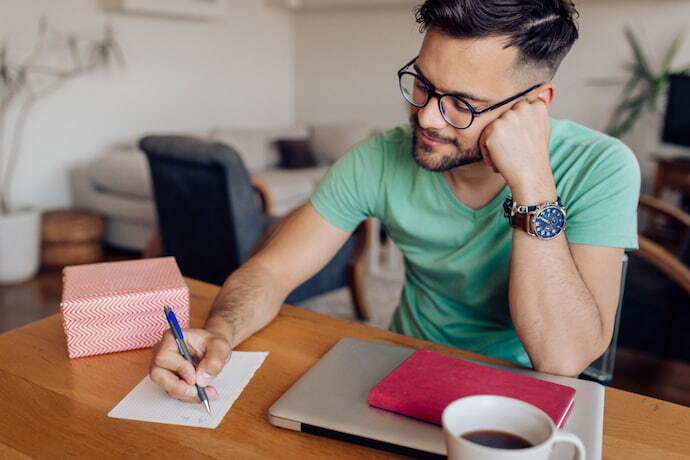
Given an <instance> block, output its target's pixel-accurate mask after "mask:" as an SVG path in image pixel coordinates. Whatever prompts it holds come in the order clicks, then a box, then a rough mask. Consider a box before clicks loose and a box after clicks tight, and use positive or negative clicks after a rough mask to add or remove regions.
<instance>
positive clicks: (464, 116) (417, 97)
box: [398, 57, 543, 129]
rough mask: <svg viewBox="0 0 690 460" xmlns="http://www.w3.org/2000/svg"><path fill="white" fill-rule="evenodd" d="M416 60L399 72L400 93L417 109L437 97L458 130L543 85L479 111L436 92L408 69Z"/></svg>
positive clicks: (466, 103) (448, 121)
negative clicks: (480, 116)
mask: <svg viewBox="0 0 690 460" xmlns="http://www.w3.org/2000/svg"><path fill="white" fill-rule="evenodd" d="M416 60H417V57H415V58H414V59H412V60H411V61H410V62H408V63H407V64H405V65H404V66H403V67H402V68H401V69H400V70H398V80H399V81H400V91H401V92H402V95H403V97H404V98H405V100H406V101H407V102H409V103H410V105H412V106H414V107H417V108H422V107H425V106H426V105H427V104H428V103H429V101H430V100H431V98H434V97H435V98H436V99H437V100H438V110H439V112H441V116H443V119H444V120H446V122H447V123H448V124H449V125H451V126H453V127H454V128H457V129H467V128H469V127H470V125H471V124H472V122H473V121H474V119H475V118H476V117H478V116H479V115H481V114H483V113H486V112H490V111H492V110H495V109H497V108H499V107H502V106H504V105H506V104H508V103H509V102H512V101H514V100H515V99H518V98H520V97H522V96H524V95H525V94H527V93H529V92H530V91H532V90H533V89H535V88H538V87H540V86H541V85H542V84H543V83H539V84H538V85H534V86H532V87H530V88H529V89H526V90H525V91H523V92H521V93H519V94H516V95H515V96H511V97H509V98H508V99H505V100H503V101H501V102H499V103H498V104H494V105H492V106H491V107H487V108H485V109H482V110H477V109H475V108H474V107H472V104H470V103H469V102H467V101H466V100H464V99H463V98H461V97H459V96H456V95H454V94H448V93H446V94H440V93H438V92H436V90H435V89H434V86H433V85H432V84H431V83H429V81H428V80H427V79H426V78H424V77H423V76H421V75H417V74H416V73H413V72H410V71H409V70H407V69H408V67H410V66H411V65H412V64H414V62H415V61H416Z"/></svg>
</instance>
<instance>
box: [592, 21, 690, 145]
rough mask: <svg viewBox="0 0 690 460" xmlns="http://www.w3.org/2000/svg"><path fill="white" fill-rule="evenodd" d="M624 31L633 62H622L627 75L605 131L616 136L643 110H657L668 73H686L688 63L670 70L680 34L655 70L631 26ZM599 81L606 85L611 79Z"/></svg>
mask: <svg viewBox="0 0 690 460" xmlns="http://www.w3.org/2000/svg"><path fill="white" fill-rule="evenodd" d="M624 33H625V37H626V39H627V41H628V44H629V45H630V48H631V49H632V52H633V57H634V61H633V62H632V63H629V64H627V65H626V68H627V70H628V71H629V72H630V76H629V78H628V81H627V82H626V83H625V86H624V87H623V92H622V93H621V97H620V100H619V102H618V105H617V106H616V108H615V109H614V111H613V114H612V115H611V118H610V120H609V123H608V125H607V127H606V133H607V134H609V135H611V136H615V137H619V138H620V137H622V136H624V135H625V134H626V133H628V132H629V131H630V130H632V129H633V128H634V127H635V124H636V123H637V121H638V120H639V119H640V118H641V117H642V116H643V115H644V114H645V111H648V112H650V113H655V112H657V111H658V109H659V106H660V104H659V102H660V100H662V99H663V98H664V96H665V95H666V90H667V87H668V79H669V76H670V75H671V74H673V73H684V72H690V66H686V67H684V68H676V69H674V63H675V60H676V57H677V55H678V51H679V49H680V47H681V45H682V43H683V39H684V35H683V34H679V35H678V36H677V37H676V39H675V40H674V41H673V44H672V45H671V47H670V48H669V49H668V50H667V51H666V54H665V56H664V59H663V60H662V63H661V68H660V69H659V70H657V71H655V70H654V68H653V67H652V65H651V63H650V60H649V58H648V57H647V54H646V53H645V52H644V50H643V49H642V45H641V44H640V41H639V40H638V39H637V37H636V36H635V34H634V32H633V31H632V29H631V28H630V27H626V28H625V30H624ZM602 83H604V84H610V83H611V82H602Z"/></svg>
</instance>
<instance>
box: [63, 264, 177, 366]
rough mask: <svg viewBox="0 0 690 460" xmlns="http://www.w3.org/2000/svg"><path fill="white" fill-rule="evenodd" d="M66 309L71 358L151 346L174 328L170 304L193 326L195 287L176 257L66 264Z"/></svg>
mask: <svg viewBox="0 0 690 460" xmlns="http://www.w3.org/2000/svg"><path fill="white" fill-rule="evenodd" d="M62 279H63V291H62V302H61V303H60V310H61V312H62V325H63V328H64V330H65V336H66V339H67V352H68V354H69V357H70V358H78V357H82V356H92V355H99V354H104V353H113V352H116V351H125V350H135V349H138V348H147V347H151V346H153V345H154V344H155V343H156V342H158V341H159V340H160V338H161V336H162V335H163V332H165V331H166V330H167V329H168V328H169V327H168V323H167V321H166V319H165V315H164V314H163V307H164V306H166V305H167V306H169V307H170V308H171V309H172V310H173V311H174V312H175V315H176V316H177V319H178V321H179V323H180V326H181V327H183V328H184V327H189V288H187V285H186V284H185V282H184V279H182V275H181V274H180V270H179V268H178V267H177V263H176V262H175V259H174V258H173V257H161V258H156V259H143V260H129V261H123V262H108V263H100V264H88V265H78V266H72V267H65V269H64V270H63V271H62Z"/></svg>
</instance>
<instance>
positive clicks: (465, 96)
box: [412, 63, 489, 104]
mask: <svg viewBox="0 0 690 460" xmlns="http://www.w3.org/2000/svg"><path fill="white" fill-rule="evenodd" d="M412 67H414V69H415V70H416V71H417V73H419V75H420V76H421V77H422V78H424V80H426V81H427V83H429V84H430V85H431V82H430V81H429V79H428V78H427V76H426V75H424V72H422V69H420V68H419V66H418V65H417V63H415V64H413V65H412ZM431 86H432V87H433V88H434V89H438V88H436V87H434V85H431ZM445 94H450V95H451V96H456V97H459V98H461V99H469V100H471V101H475V102H479V103H480V104H487V103H488V102H489V100H488V99H484V98H481V97H478V96H474V95H472V94H470V93H466V92H457V91H452V92H449V93H445Z"/></svg>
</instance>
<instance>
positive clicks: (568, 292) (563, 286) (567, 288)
mask: <svg viewBox="0 0 690 460" xmlns="http://www.w3.org/2000/svg"><path fill="white" fill-rule="evenodd" d="M547 261H548V262H547ZM510 272H511V275H510V312H511V316H512V319H513V323H514V325H515V329H516V331H517V333H518V336H519V337H520V340H521V342H522V344H523V345H524V347H525V349H526V350H527V353H528V354H529V356H530V359H531V360H532V364H533V365H534V367H535V369H537V370H540V371H544V372H550V373H554V374H563V375H577V374H579V373H580V372H582V370H584V368H585V367H586V366H587V365H588V364H589V363H590V362H591V361H593V360H594V359H596V358H597V357H598V356H599V355H600V354H601V353H603V351H604V349H605V348H606V346H607V345H608V341H609V340H610V336H609V334H607V331H606V330H605V328H604V326H603V321H602V317H601V313H600V309H599V307H598V306H597V303H596V301H595V300H594V297H593V296H592V294H591V293H590V291H589V290H588V288H587V286H586V285H585V282H584V281H583V279H582V277H581V276H580V273H579V272H578V270H577V267H576V265H575V262H574V261H573V258H572V256H571V254H570V251H569V249H568V244H567V242H566V239H565V235H561V236H559V237H558V238H556V239H554V240H550V241H541V240H538V239H536V238H533V237H531V236H529V235H527V234H526V233H524V232H522V231H520V230H514V233H513V254H512V261H511V270H510Z"/></svg>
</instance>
